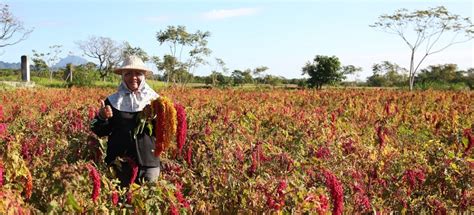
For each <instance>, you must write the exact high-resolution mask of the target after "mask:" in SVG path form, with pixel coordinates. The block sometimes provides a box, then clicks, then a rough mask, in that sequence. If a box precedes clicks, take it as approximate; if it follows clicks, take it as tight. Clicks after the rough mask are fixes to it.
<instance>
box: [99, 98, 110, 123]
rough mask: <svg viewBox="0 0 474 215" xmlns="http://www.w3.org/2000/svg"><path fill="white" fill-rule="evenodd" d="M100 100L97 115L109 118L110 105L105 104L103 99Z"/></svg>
mask: <svg viewBox="0 0 474 215" xmlns="http://www.w3.org/2000/svg"><path fill="white" fill-rule="evenodd" d="M99 102H100V109H99V117H100V118H102V119H109V118H111V117H112V116H113V112H112V108H111V107H110V105H107V106H106V105H105V103H104V100H99Z"/></svg>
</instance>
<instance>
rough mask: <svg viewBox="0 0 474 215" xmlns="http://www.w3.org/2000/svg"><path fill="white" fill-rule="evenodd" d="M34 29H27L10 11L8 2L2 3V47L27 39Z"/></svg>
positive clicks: (0, 38)
mask: <svg viewBox="0 0 474 215" xmlns="http://www.w3.org/2000/svg"><path fill="white" fill-rule="evenodd" d="M31 32H33V29H26V28H25V27H24V26H23V23H22V22H21V21H19V20H18V19H17V18H16V17H14V16H13V14H12V13H11V12H10V9H9V6H8V5H7V4H2V3H0V48H3V47H6V46H11V45H15V44H17V43H19V42H21V41H23V40H26V38H28V36H29V35H30V33H31Z"/></svg>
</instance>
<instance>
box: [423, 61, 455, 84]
mask: <svg viewBox="0 0 474 215" xmlns="http://www.w3.org/2000/svg"><path fill="white" fill-rule="evenodd" d="M462 77H463V74H462V72H461V71H458V66H457V65H456V64H444V65H431V66H429V67H428V68H426V69H422V70H420V74H418V76H417V77H416V80H417V81H420V82H438V83H442V84H449V83H454V82H457V81H462Z"/></svg>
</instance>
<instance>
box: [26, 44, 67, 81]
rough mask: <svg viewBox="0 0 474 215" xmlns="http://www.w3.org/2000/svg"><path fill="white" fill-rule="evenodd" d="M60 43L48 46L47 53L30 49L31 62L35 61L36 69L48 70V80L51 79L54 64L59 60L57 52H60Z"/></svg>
mask: <svg viewBox="0 0 474 215" xmlns="http://www.w3.org/2000/svg"><path fill="white" fill-rule="evenodd" d="M62 47H63V46H62V45H52V46H49V49H50V50H49V52H47V53H40V52H37V51H36V50H32V52H33V59H32V60H33V63H35V69H36V71H39V72H40V71H49V80H50V81H52V80H53V73H54V71H55V68H53V66H54V64H55V63H57V62H58V61H59V54H61V52H62V49H61V48H62Z"/></svg>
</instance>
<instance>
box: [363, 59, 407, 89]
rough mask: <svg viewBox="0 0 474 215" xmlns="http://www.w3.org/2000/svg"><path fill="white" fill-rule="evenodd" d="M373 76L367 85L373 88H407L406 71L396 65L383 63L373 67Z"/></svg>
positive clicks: (368, 79)
mask: <svg viewBox="0 0 474 215" xmlns="http://www.w3.org/2000/svg"><path fill="white" fill-rule="evenodd" d="M372 71H373V75H372V76H369V77H368V78H367V85H368V86H372V87H401V86H406V84H407V82H408V76H407V74H406V73H407V71H406V69H404V68H402V67H400V66H398V65H397V64H396V63H391V62H389V61H383V62H382V63H380V64H374V65H373V66H372Z"/></svg>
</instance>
